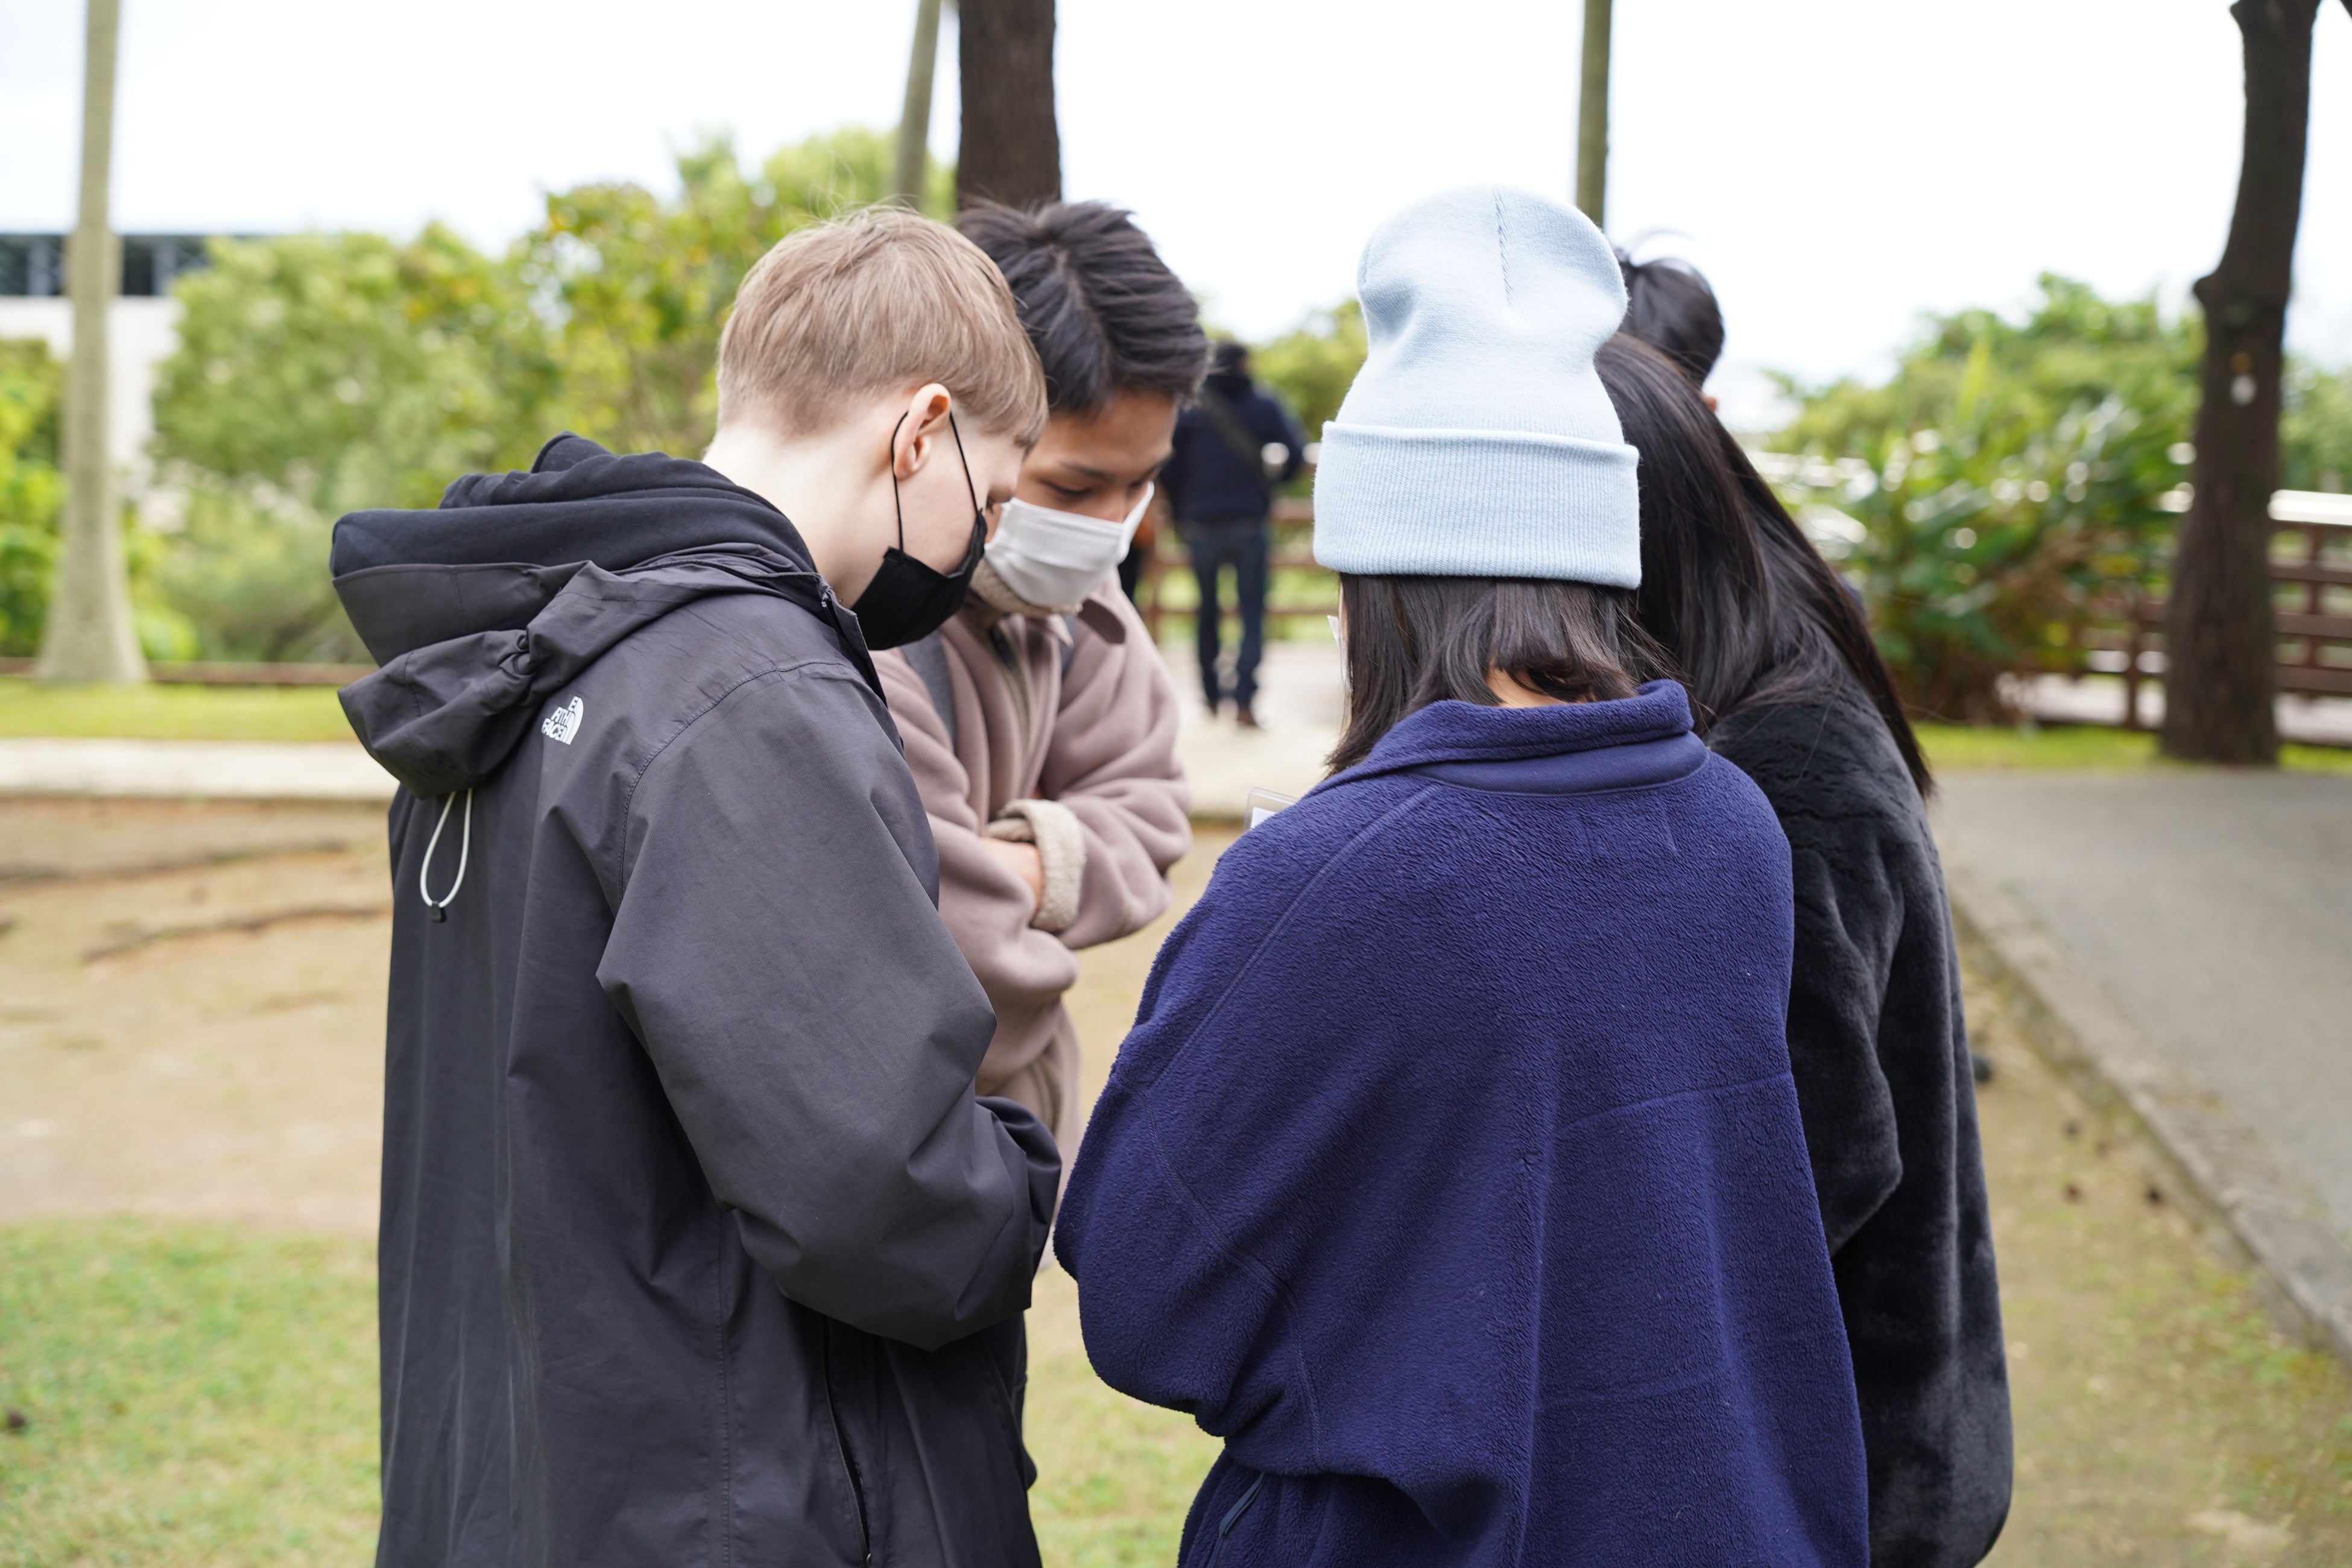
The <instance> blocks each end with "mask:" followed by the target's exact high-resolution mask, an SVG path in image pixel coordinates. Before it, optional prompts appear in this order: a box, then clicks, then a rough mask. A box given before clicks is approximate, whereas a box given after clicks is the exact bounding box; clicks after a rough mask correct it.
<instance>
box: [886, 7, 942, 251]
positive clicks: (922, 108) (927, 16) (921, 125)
mask: <svg viewBox="0 0 2352 1568" xmlns="http://www.w3.org/2000/svg"><path fill="white" fill-rule="evenodd" d="M939 58H940V0H915V47H914V52H913V53H912V54H911V55H909V56H908V59H907V104H906V108H905V109H904V110H903V111H901V112H900V114H899V116H898V167H897V169H896V171H895V172H894V173H893V174H892V176H891V180H890V194H891V195H894V196H897V197H898V199H899V200H900V201H903V202H905V203H906V204H907V205H908V206H910V207H916V208H920V207H921V206H922V205H923V171H924V170H925V169H926V168H927V167H929V163H930V142H931V78H932V75H933V73H934V72H936V71H937V69H938V68H939Z"/></svg>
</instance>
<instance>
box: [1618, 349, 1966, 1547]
mask: <svg viewBox="0 0 2352 1568" xmlns="http://www.w3.org/2000/svg"><path fill="white" fill-rule="evenodd" d="M1598 363H1599V366H1600V371H1601V382H1602V384H1604V385H1606V386H1607V387H1608V389H1609V395H1610V399H1611V402H1612V404H1613V405H1614V406H1615V407H1616V410H1617V417H1618V420H1619V423H1620V424H1621V425H1622V426H1623V428H1624V432H1625V438H1626V440H1627V441H1629V442H1631V443H1632V444H1633V447H1635V448H1636V449H1638V450H1639V451H1640V452H1641V454H1642V466H1641V474H1640V478H1641V487H1642V595H1641V614H1642V622H1643V626H1645V627H1647V628H1648V630H1649V631H1650V633H1651V634H1652V635H1653V636H1654V637H1656V638H1657V639H1658V640H1659V642H1661V643H1662V644H1664V646H1665V647H1666V648H1667V649H1668V651H1669V652H1671V653H1672V654H1673V655H1674V658H1675V663H1676V665H1677V666H1678V667H1679V668H1681V670H1682V672H1683V676H1684V679H1685V681H1687V682H1688V684H1689V687H1690V690H1691V694H1692V698H1693V700H1694V701H1695V702H1696V705H1697V707H1698V710H1699V712H1700V715H1701V717H1702V718H1703V719H1706V720H1707V721H1710V722H1711V723H1712V725H1713V729H1712V732H1711V734H1710V735H1709V740H1710V742H1711V743H1712V744H1713V746H1714V747H1715V749H1716V751H1717V752H1718V753H1720V754H1721V755H1723V756H1725V757H1727V758H1728V759H1729V760H1730V761H1732V762H1734V763H1738V765H1739V767H1740V768H1741V769H1742V770H1743V771H1744V772H1745V773H1747V774H1748V777H1750V778H1752V779H1754V780H1755V781H1756V783H1757V784H1758V785H1759V787H1760V788H1761V789H1762V790H1763V792H1764V795H1765V798H1766V799H1767V800H1769V801H1770V802H1771V804H1772V809H1773V811H1774V812H1775V814H1777V816H1779V818H1780V826H1781V827H1782V828H1783V829H1784V830H1785V831H1786V833H1787V835H1788V839H1789V847H1790V855H1791V857H1792V861H1793V868H1794V875H1795V886H1796V909H1797V920H1796V962H1795V968H1794V982H1793V984H1792V985H1791V988H1790V994H1789V1014H1788V1033H1789V1062H1790V1068H1792V1069H1793V1071H1794V1073H1795V1075H1796V1085H1797V1102H1798V1105H1799V1107H1800V1108H1801V1110H1802V1111H1803V1113H1804V1121H1805V1142H1806V1146H1807V1148H1808V1149H1809V1150H1810V1152H1811V1164H1812V1173H1813V1189H1814V1193H1815V1195H1816V1197H1817V1198H1818V1200H1819V1202H1820V1205H1821V1216H1822V1229H1823V1231H1824V1232H1825V1234H1826V1237H1827V1239H1828V1243H1829V1248H1830V1259H1831V1264H1832V1268H1834V1270H1835V1272H1836V1277H1837V1288H1838V1301H1839V1305H1840V1307H1841V1309H1842V1310H1843V1316H1844V1320H1845V1329H1846V1338H1847V1341H1848V1342H1849V1343H1850V1345H1851V1346H1852V1349H1853V1374H1854V1384H1855V1387H1856V1389H1857V1392H1858V1394H1859V1396H1860V1399H1861V1407H1862V1424H1863V1436H1864V1442H1865V1443H1866V1445H1867V1447H1868V1453H1869V1462H1870V1533H1871V1561H1872V1562H1873V1563H1875V1564H1877V1565H1878V1568H1966V1565H1968V1564H1970V1563H1976V1562H1978V1561H1979V1560H1980V1559H1982V1558H1983V1557H1984V1556H1985V1554H1986V1553H1987V1552H1990V1551H1991V1549H1992V1545H1993V1542H1994V1541H1995V1539H1996V1538H1998V1537H1999V1535H2000V1530H2001V1525H2002V1522H2003V1521H2005V1520H2006V1519H2007V1517H2008V1513H2009V1499H2010V1484H2011V1449H2010V1415H2009V1378H2008V1369H2007V1362H2006V1357H2005V1354H2004V1352H2003V1348H2002V1341H2001V1329H2000V1283H1999V1280H1998V1279H1997V1276H1996V1272H1995V1269H1994V1265H1993V1251H1992V1227H1991V1222H1990V1217H1989V1215H1988V1213H1987V1209H1986V1202H1985V1181H1984V1163H1983V1157H1982V1153H1981V1151H1980V1150H1979V1146H1978V1139H1977V1109H1976V1089H1975V1084H1974V1082H1973V1081H1972V1078H1971V1072H1970V1058H1969V1043H1968V1026H1967V1021H1966V1019H1965V1018H1964V1017H1963V1016H1962V1015H1961V1008H1960V976H1959V966H1958V960H1957V957H1956V955H1955V953H1954V951H1953V944H1952V927H1951V917H1950V912H1949V910H1950V906H1949V902H1948V900H1947V899H1946V897H1945V892H1944V878H1943V871H1942V868H1941V867H1940V865H1939V864H1938V862H1937V857H1936V844H1935V839H1934V837H1933V836H1932V835H1931V834H1930V833H1929V831H1928V826H1927V809H1926V801H1927V794H1928V791H1929V788H1930V780H1929V777H1928V773H1927V763H1926V761H1925V759H1923V758H1922V757H1921V755H1920V753H1919V744H1918V742H1917V740H1916V738H1915V737H1914V736H1913V734H1912V732H1911V725H1910V722H1909V721H1908V720H1906V718H1905V717H1904V713H1903V704H1902V702H1901V700H1899V699H1898V698H1897V697H1896V695H1895V681H1894V678H1893V676H1892V675H1890V674H1889V673H1888V671H1887V668H1886V665H1885V661H1884V660H1883V659H1881V658H1880V657H1879V654H1878V650H1877V648H1876V647H1874V646H1873V644H1872V641H1871V637H1870V632H1869V629H1868V627H1867V626H1864V623H1863V618H1862V613H1861V611H1860V609H1859V608H1858V607H1857V606H1856V605H1855V603H1854V601H1853V596H1852V595H1850V594H1848V593H1847V592H1846V589H1845V585H1844V584H1843V582H1842V581H1841V580H1840V579H1839V577H1838V576H1837V574H1835V573H1834V572H1833V571H1832V570H1831V568H1830V565H1829V563H1827V562H1825V561H1823V560H1822V557H1821V555H1820V553H1819V552H1817V551H1815V550H1814V549H1813V547H1812V545H1811V543H1810V542H1808V541H1807V540H1806V538H1805V536H1804V535H1803V533H1802V532H1801V531H1799V530H1798V528H1797V525H1796V523H1795V522H1794V521H1792V520H1791V519H1790V516H1789V514H1788V512H1787V510H1785V509H1784V508H1783V507H1782V506H1781V505H1780V500H1779V498H1778V497H1776V496H1774V495H1773V493H1772V489H1771V487H1770V486H1769V485H1768V484H1766V483H1765V482H1764V480H1763V479H1762V478H1761V477H1759V475H1758V474H1757V472H1756V468H1755V466H1754V465H1753V464H1751V463H1750V462H1749V461H1748V458H1747V455H1746V454H1745V453H1744V452H1743V451H1741V450H1740V447H1739V444H1738V442H1737V441H1735V440H1734V439H1733V438H1732V437H1731V435H1730V433H1729V432H1728V431H1727V430H1726V429H1724V427H1723V426H1722V424H1721V422H1720V421H1718V420H1717V418H1716V417H1715V416H1714V415H1713V414H1711V413H1710V412H1708V410H1707V408H1706V405H1705V404H1704V403H1703V402H1702V401H1701V400H1700V398H1699V395H1698V392H1697V388H1696V385H1695V384H1693V381H1692V379H1691V377H1690V374H1689V370H1688V367H1687V365H1686V363H1684V362H1680V361H1673V360H1669V359H1668V358H1667V357H1666V356H1665V355H1664V354H1663V353H1658V352H1656V351H1654V350H1653V349H1651V348H1649V347H1648V346H1646V345H1644V344H1643V343H1642V342H1637V341H1635V340H1634V339H1633V338H1632V337H1630V336H1625V335H1622V334H1621V335H1620V336H1619V337H1618V338H1616V339H1614V340H1613V341H1612V342H1609V343H1608V344H1605V345H1604V346H1603V347H1602V348H1601V353H1600V355H1599V361H1598Z"/></svg>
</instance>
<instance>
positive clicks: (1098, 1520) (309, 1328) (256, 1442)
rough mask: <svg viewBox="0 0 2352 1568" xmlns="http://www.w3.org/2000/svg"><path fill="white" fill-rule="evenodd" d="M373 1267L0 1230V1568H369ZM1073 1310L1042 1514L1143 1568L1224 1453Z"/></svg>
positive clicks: (327, 1242)
mask: <svg viewBox="0 0 2352 1568" xmlns="http://www.w3.org/2000/svg"><path fill="white" fill-rule="evenodd" d="M374 1279H375V1258H374V1249H373V1247H371V1246H369V1244H367V1243H366V1242H363V1241H350V1240H341V1239H334V1238H320V1237H282V1236H271V1235H266V1234H256V1233H254V1232H250V1231H245V1230H240V1229H236V1228H233V1227H229V1226H198V1225H185V1224H171V1223H159V1222H153V1221H142V1220H134V1219H120V1220H104V1221H95V1222H91V1221H79V1222H75V1221H53V1222H44V1223H40V1224H34V1225H22V1226H5V1227H0V1405H5V1406H6V1408H7V1409H8V1410H9V1411H11V1412H15V1413H16V1414H19V1415H22V1416H23V1417H24V1425H23V1426H22V1427H21V1428H20V1429H15V1430H0V1568H52V1565H57V1564H64V1563H135V1564H140V1565H142V1568H178V1565H180V1564H190V1565H194V1564H198V1563H203V1564H234V1565H236V1568H266V1565H276V1564H281V1563H282V1564H288V1565H289V1568H290V1565H294V1564H301V1565H304V1568H309V1565H310V1564H327V1563H346V1564H353V1565H356V1564H360V1563H365V1562H366V1561H367V1560H368V1559H369V1558H370V1557H371V1556H372V1555H373V1552H374V1548H375V1521H376V1385H375V1373H376V1352H375V1286H374ZM1077 1312H1078V1309H1077V1292H1076V1289H1075V1288H1074V1287H1073V1286H1072V1285H1071V1283H1070V1279H1069V1276H1067V1275H1066V1274H1063V1273H1061V1272H1060V1271H1059V1270H1058V1269H1049V1270H1047V1271H1046V1273H1045V1275H1044V1276H1043V1277H1042V1278H1041V1279H1039V1280H1038V1282H1037V1305H1036V1308H1035V1310H1034V1311H1033V1312H1032V1314H1031V1316H1030V1341H1031V1363H1030V1380H1029V1399H1028V1417H1029V1418H1028V1429H1029V1441H1030V1446H1031V1449H1032V1451H1033V1453H1034V1455H1035V1457H1036V1459H1037V1464H1038V1468H1039V1469H1040V1471H1041V1476H1040V1479H1039V1481H1038V1483H1037V1488H1036V1490H1035V1491H1034V1493H1032V1494H1031V1505H1032V1508H1033V1510H1034V1516H1035V1519H1036V1523H1037V1534H1038V1538H1039V1541H1040V1542H1041V1543H1042V1545H1043V1547H1044V1551H1045V1560H1046V1562H1047V1563H1052V1564H1054V1565H1055V1568H1145V1565H1146V1564H1152V1565H1158V1564H1164V1563H1169V1562H1171V1561H1173V1559H1174V1557H1175V1554H1176V1536H1177V1531H1179V1530H1180V1529H1181V1527H1182V1525H1183V1521H1184V1510H1185V1509H1186V1507H1187V1506H1188V1505H1190V1503H1191V1502H1192V1491H1193V1489H1194V1488H1195V1487H1196V1486H1198V1485H1199V1484H1200V1479H1201V1475H1202V1472H1203V1471H1205V1470H1206V1469H1207V1468H1209V1461H1210V1460H1211V1459H1213V1458H1215V1455H1216V1445H1215V1444H1214V1443H1213V1441H1211V1440H1210V1439H1209V1438H1207V1437H1205V1436H1202V1434H1201V1431H1200V1429H1199V1428H1198V1427H1196V1426H1193V1425H1192V1422H1191V1421H1190V1420H1189V1419H1187V1418H1186V1417H1184V1416H1181V1415H1173V1414H1171V1413H1170V1412H1168V1411H1165V1410H1155V1409H1152V1408H1150V1406H1148V1405H1139V1404H1137V1403H1136V1402H1135V1401H1133V1400H1131V1399H1129V1398H1127V1397H1126V1396H1125V1395H1123V1394H1116V1393H1113V1392H1112V1391H1111V1390H1110V1389H1108V1388H1106V1387H1105V1386H1103V1384H1102V1383H1101V1382H1100V1381H1099V1380H1098V1379H1097V1378H1096V1376H1095V1375H1094V1372H1093V1370H1092V1369H1091V1368H1090V1367H1088V1366H1087V1360H1086V1352H1085V1351H1084V1350H1083V1349H1082V1348H1081V1347H1080V1344H1079V1342H1078V1323H1077Z"/></svg>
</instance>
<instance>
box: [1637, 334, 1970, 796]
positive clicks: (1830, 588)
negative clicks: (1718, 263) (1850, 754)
mask: <svg viewBox="0 0 2352 1568" xmlns="http://www.w3.org/2000/svg"><path fill="white" fill-rule="evenodd" d="M1593 363H1594V365H1595V367H1596V368H1597V369H1598V370H1599V371H1600V372H1601V385H1602V386H1604V387H1606V388H1607V389H1608V392H1609V401H1610V402H1611V403H1612V404H1614V405H1616V408H1617V420H1618V423H1619V425H1620V426H1622V428H1623V430H1624V433H1625V439H1626V441H1627V442H1628V443H1629V444H1630V445H1631V446H1633V447H1634V449H1635V450H1637V451H1638V452H1640V453H1641V455H1642V458H1641V467H1640V469H1639V470H1638V478H1639V479H1640V483H1641V490H1642V587H1641V592H1640V595H1639V599H1638V606H1639V612H1640V615H1641V619H1642V625H1643V627H1644V628H1645V629H1647V630H1648V631H1649V633H1650V634H1651V635H1652V636H1653V637H1656V639H1657V640H1658V642H1659V643H1660V644H1661V645H1662V646H1663V647H1664V648H1665V650H1666V652H1667V653H1668V654H1670V655H1671V656H1673V658H1674V660H1675V663H1676V664H1677V665H1678V666H1680V667H1681V669H1682V672H1683V679H1684V684H1685V685H1686V686H1687V687H1688V688H1689V689H1690V693H1691V698H1692V700H1693V703H1694V705H1695V706H1696V708H1697V709H1698V710H1700V711H1701V713H1702V714H1703V715H1704V717H1705V718H1706V721H1709V722H1714V721H1720V720H1721V719H1723V718H1724V717H1725V716H1726V715H1727V714H1729V713H1732V712H1734V711H1736V710H1738V709H1741V708H1744V707H1749V706H1752V705H1754V704H1757V703H1763V702H1809V701H1814V700H1819V699H1820V698H1821V697H1822V695H1823V694H1824V693H1825V692H1827V691H1829V690H1830V689H1833V688H1834V687H1836V686H1838V685H1839V684H1841V683H1843V682H1844V681H1846V680H1849V679H1850V680H1852V681H1853V683H1854V684H1855V685H1857V686H1859V687H1860V688H1861V689H1862V691H1863V693H1864V696H1866V697H1867V698H1869V700H1870V702H1871V705H1872V706H1873V707H1874V708H1875V709H1877V710H1878V715H1879V717H1880V718H1881V719H1883V720H1885V723H1886V728H1887V731H1889V732H1890V733H1891V734H1892V735H1893V736H1894V737H1895V749H1896V750H1897V751H1899V752H1902V753H1903V765H1904V766H1905V767H1906V769H1908V770H1909V772H1910V774H1911V782H1912V784H1914V785H1915V786H1916V788H1917V789H1918V791H1919V794H1920V795H1921V797H1922V798H1925V797H1926V796H1927V795H1928V794H1930V793H1931V792H1932V791H1933V790H1934V788H1935V781H1934V779H1933V778H1932V777H1931V776H1930V775H1929V773H1928V772H1927V759H1926V758H1925V757H1924V756H1922V755H1921V754H1920V752H1919V740H1918V737H1917V736H1916V735H1915V734H1913V733H1912V731H1911V721H1910V719H1909V718H1908V717H1907V716H1906V714H1905V713H1904V711H1903V700H1902V699H1901V698H1900V697H1898V696H1897V695H1896V694H1895V677H1894V676H1893V674H1892V673H1890V672H1889V671H1888V669H1887V668H1886V660H1885V658H1882V657H1881V656H1880V654H1879V651H1878V645H1877V644H1876V643H1875V642H1874V641H1873V640H1872V638H1871V635H1870V626H1869V623H1868V622H1866V621H1864V619H1863V615H1862V606H1861V605H1860V604H1859V603H1857V602H1856V600H1855V598H1854V595H1853V591H1852V590H1851V589H1849V588H1848V587H1847V586H1846V584H1845V582H1844V580H1843V578H1841V577H1839V576H1838V574H1837V573H1836V572H1835V571H1833V570H1832V568H1831V566H1830V563H1828V562H1826V561H1824V560H1822V554H1821V552H1820V551H1818V550H1815V549H1814V548H1813V545H1812V542H1811V540H1809V539H1807V538H1806V537H1805V535H1804V532H1803V531H1802V530H1801V529H1799V528H1798V527H1797V524H1796V520H1795V519H1793V518H1791V517H1790V515H1789V510H1788V509H1787V508H1786V507H1784V506H1782V505H1781V504H1780V497H1779V496H1777V495H1775V494H1773V493H1772V487H1771V486H1770V485H1769V484H1766V483H1765V482H1764V479H1763V476H1762V475H1760V474H1759V473H1758V472H1757V471H1756V465H1755V464H1754V463H1752V462H1749V461H1748V454H1747V453H1746V452H1745V451H1743V450H1742V449H1741V448H1740V446H1739V443H1738V441H1736V440H1734V439H1733V438H1732V436H1731V432H1730V431H1728V430H1727V429H1725V428H1724V427H1723V422H1722V421H1721V420H1719V419H1717V418H1716V416H1715V414H1714V412H1713V411H1712V410H1711V409H1709V408H1708V407H1707V405H1706V401H1705V400H1704V399H1702V398H1701V397H1700V396H1699V394H1698V388H1697V387H1696V385H1694V384H1692V383H1691V382H1690V380H1689V379H1688V378H1687V377H1686V376H1685V375H1684V374H1683V373H1682V370H1681V367H1680V366H1679V365H1677V364H1675V363H1674V362H1672V361H1670V360H1668V359H1667V358H1666V357H1665V356H1664V354H1662V353H1658V351H1657V350H1655V349H1654V348H1652V347H1650V346H1649V345H1648V344H1646V343H1643V342H1640V341H1639V340H1637V339H1635V338H1633V337H1630V336H1628V335H1627V334H1625V333H1623V332H1619V333H1618V334H1616V335H1615V336H1614V337H1612V338H1611V339H1610V340H1609V341H1608V342H1605V343H1603V344H1601V350H1600V352H1599V353H1597V354H1595V355H1594V356H1593Z"/></svg>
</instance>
